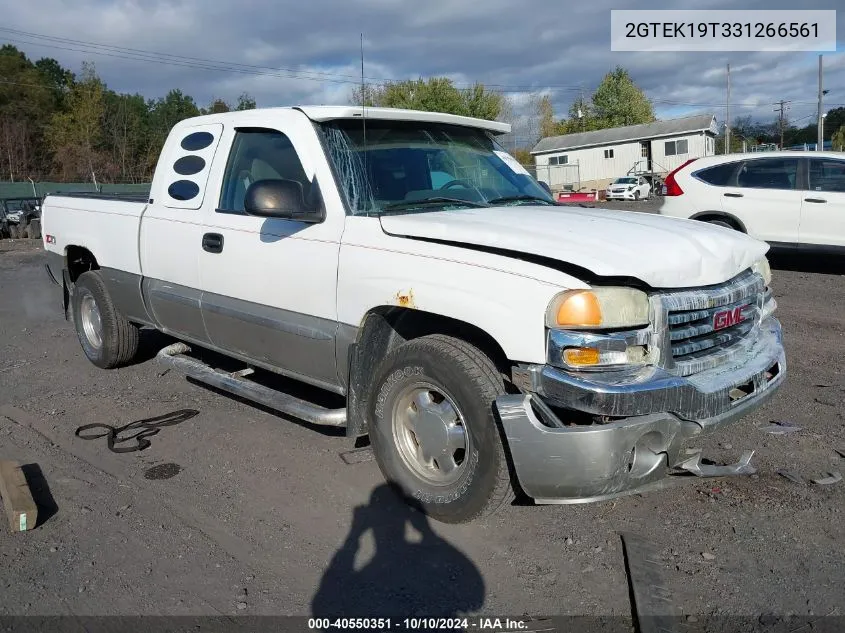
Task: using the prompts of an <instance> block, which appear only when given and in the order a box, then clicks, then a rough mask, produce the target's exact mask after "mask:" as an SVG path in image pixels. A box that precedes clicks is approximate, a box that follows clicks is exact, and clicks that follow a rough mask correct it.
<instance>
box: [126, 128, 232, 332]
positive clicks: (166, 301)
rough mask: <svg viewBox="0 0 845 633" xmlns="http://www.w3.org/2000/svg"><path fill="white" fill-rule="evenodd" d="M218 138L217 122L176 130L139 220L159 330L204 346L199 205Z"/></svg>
mask: <svg viewBox="0 0 845 633" xmlns="http://www.w3.org/2000/svg"><path fill="white" fill-rule="evenodd" d="M222 133H223V126H222V125H221V124H219V123H214V124H204V125H195V126H190V127H181V126H180V127H177V128H174V131H173V132H172V133H171V135H170V137H169V138H168V142H167V144H166V145H165V150H164V152H163V153H162V155H161V157H160V158H159V163H158V165H157V167H156V173H155V177H154V179H153V189H152V191H151V192H150V196H151V198H150V204H149V205H148V207H147V209H146V210H145V211H144V215H143V218H142V220H141V235H140V252H141V270H142V272H143V275H144V281H143V292H144V296H145V298H146V301H147V304H148V308H149V311H150V313H151V315H152V316H153V318H154V319H155V321H156V325H157V326H158V327H159V328H160V329H161V330H163V331H165V332H167V333H168V334H172V335H174V336H178V337H181V338H185V339H187V340H191V341H195V342H197V343H207V342H208V334H207V333H206V330H205V326H204V325H203V322H202V312H201V310H200V300H201V296H202V289H201V286H200V269H199V253H200V244H201V243H202V239H203V238H202V235H203V221H202V206H203V202H204V200H205V198H206V187H207V184H208V178H209V174H210V172H211V166H212V163H213V159H214V154H215V152H216V150H217V146H218V144H219V142H220V136H221V134H222Z"/></svg>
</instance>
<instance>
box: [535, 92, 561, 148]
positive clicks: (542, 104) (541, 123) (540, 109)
mask: <svg viewBox="0 0 845 633" xmlns="http://www.w3.org/2000/svg"><path fill="white" fill-rule="evenodd" d="M537 124H538V130H537V131H538V133H539V134H540V138H548V137H549V136H557V135H558V134H560V133H561V130H560V125H558V122H557V120H556V119H555V109H554V106H553V105H552V100H551V99H550V98H549V95H543V96H542V97H540V100H539V101H538V102H537Z"/></svg>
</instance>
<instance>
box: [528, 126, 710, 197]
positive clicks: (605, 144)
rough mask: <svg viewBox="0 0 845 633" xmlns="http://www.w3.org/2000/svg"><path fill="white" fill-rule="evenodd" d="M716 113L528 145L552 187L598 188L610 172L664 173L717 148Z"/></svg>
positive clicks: (651, 175) (611, 177)
mask: <svg viewBox="0 0 845 633" xmlns="http://www.w3.org/2000/svg"><path fill="white" fill-rule="evenodd" d="M717 133H718V130H717V127H716V117H715V116H713V115H712V114H699V115H695V116H688V117H683V118H680V119H668V120H665V121H655V122H654V123H644V124H641V125H627V126H624V127H616V128H608V129H605V130H594V131H592V132H580V133H576V134H564V135H563V136H550V137H548V138H544V139H541V140H540V141H539V142H538V143H537V145H535V146H534V148H533V149H532V150H531V154H532V156H533V157H534V164H535V167H536V173H537V178H538V180H543V181H545V182H547V183H548V184H549V186H550V187H551V188H552V189H553V190H555V191H559V190H563V189H573V188H574V189H578V188H581V189H603V188H604V187H606V186H607V185H608V184H609V183H610V182H612V181H613V180H614V179H615V178H619V177H620V176H629V175H643V176H645V177H647V178H649V179H652V180H653V179H654V178H655V177H660V178H665V177H666V175H667V174H668V173H669V172H670V171H672V170H673V169H675V168H677V167H680V166H681V165H682V164H683V163H685V162H686V161H687V160H689V159H691V158H701V157H703V156H712V155H713V154H715V153H716V135H717Z"/></svg>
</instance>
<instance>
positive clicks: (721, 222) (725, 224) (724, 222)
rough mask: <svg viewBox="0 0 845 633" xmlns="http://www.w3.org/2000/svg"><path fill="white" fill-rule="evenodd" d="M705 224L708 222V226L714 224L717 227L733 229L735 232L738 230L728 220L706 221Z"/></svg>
mask: <svg viewBox="0 0 845 633" xmlns="http://www.w3.org/2000/svg"><path fill="white" fill-rule="evenodd" d="M705 222H707V223H708V224H714V225H715V226H723V227H725V228H726V229H731V230H733V231H736V230H737V228H736V226H734V225H733V224H731V223H730V222H728V221H727V220H719V219H715V218H714V219H712V220H705Z"/></svg>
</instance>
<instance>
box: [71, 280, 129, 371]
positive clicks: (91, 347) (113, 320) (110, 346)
mask: <svg viewBox="0 0 845 633" xmlns="http://www.w3.org/2000/svg"><path fill="white" fill-rule="evenodd" d="M72 304H73V323H74V326H75V327H76V335H77V337H78V338H79V343H80V345H82V351H83V352H85V356H87V357H88V360H90V361H91V362H92V363H94V364H95V365H96V366H97V367H100V368H102V369H112V368H113V367H118V366H120V365H124V364H126V363H128V362H129V361H130V360H132V358H133V357H134V356H135V353H136V352H137V351H138V328H137V327H136V326H134V325H133V324H131V323H130V322H129V321H127V320H126V317H125V316H123V314H121V313H120V312H119V311H118V310H117V308H116V307H115V306H114V303H112V300H111V297H110V296H109V293H108V290H107V289H106V286H105V284H104V283H103V278H102V277H101V276H100V273H99V271H97V270H92V271H89V272H87V273H82V274H81V275H80V276H79V278H78V279H77V280H76V284H75V285H74V288H73V298H72Z"/></svg>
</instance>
